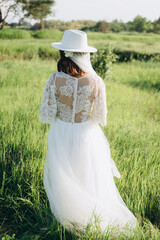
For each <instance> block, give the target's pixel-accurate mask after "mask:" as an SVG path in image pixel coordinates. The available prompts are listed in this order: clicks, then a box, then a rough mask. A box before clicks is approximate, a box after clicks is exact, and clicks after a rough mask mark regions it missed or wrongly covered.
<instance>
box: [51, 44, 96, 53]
mask: <svg viewBox="0 0 160 240" xmlns="http://www.w3.org/2000/svg"><path fill="white" fill-rule="evenodd" d="M51 46H52V47H53V48H56V49H58V50H62V51H68V52H97V49H96V48H94V47H90V46H87V48H83V49H75V48H74V49H72V48H67V47H65V46H63V45H62V43H52V44H51Z"/></svg>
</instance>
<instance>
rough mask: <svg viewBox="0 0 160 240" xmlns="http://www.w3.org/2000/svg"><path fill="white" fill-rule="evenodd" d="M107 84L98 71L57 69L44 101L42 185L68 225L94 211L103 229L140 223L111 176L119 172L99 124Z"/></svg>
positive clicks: (103, 113) (102, 118)
mask: <svg viewBox="0 0 160 240" xmlns="http://www.w3.org/2000/svg"><path fill="white" fill-rule="evenodd" d="M106 114H107V109H106V91H105V84H104V82H103V80H102V79H101V78H100V77H99V76H94V77H93V76H92V75H91V74H86V75H85V76H83V77H81V78H75V77H71V76H69V75H68V74H66V73H63V72H55V73H53V74H51V76H50V77H49V79H48V81H47V83H46V85H45V89H44V94H43V99H42V103H41V117H40V121H41V122H42V123H49V124H51V126H50V130H49V135H48V153H47V157H46V160H45V165H44V186H45V190H46V193H47V196H48V199H49V203H50V208H51V211H52V213H53V214H54V216H55V217H56V218H57V219H58V221H59V222H60V223H61V224H62V225H64V226H65V227H66V228H67V229H71V228H72V223H76V224H78V225H79V226H87V223H88V222H89V220H90V219H91V217H92V216H93V213H94V214H96V215H98V216H99V217H100V218H101V222H100V226H101V228H102V230H105V228H106V227H107V226H109V225H111V224H112V225H113V224H116V225H118V226H119V229H123V227H125V226H126V224H129V225H130V226H131V227H132V228H134V227H135V226H136V218H135V216H134V215H133V214H132V213H131V211H130V210H129V209H128V208H127V206H126V205H125V203H124V201H123V200H122V198H121V196H120V194H119V192H118V190H117V188H116V185H115V183H114V179H113V177H114V176H116V177H118V178H119V177H120V173H119V171H118V170H117V168H116V165H115V163H114V161H113V160H112V158H111V155H110V147H109V144H108V141H107V139H106V137H105V135H104V133H103V131H102V130H101V128H100V126H99V123H100V124H101V125H102V126H105V125H106Z"/></svg>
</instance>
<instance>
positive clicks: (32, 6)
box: [18, 0, 55, 29]
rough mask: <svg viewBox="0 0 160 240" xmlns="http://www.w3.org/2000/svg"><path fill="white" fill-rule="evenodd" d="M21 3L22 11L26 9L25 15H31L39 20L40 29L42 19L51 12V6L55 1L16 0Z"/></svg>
mask: <svg viewBox="0 0 160 240" xmlns="http://www.w3.org/2000/svg"><path fill="white" fill-rule="evenodd" d="M18 2H20V3H22V9H23V11H26V12H27V13H26V14H25V17H31V18H33V19H36V20H40V25H41V29H43V20H44V19H45V18H46V16H47V15H49V14H52V15H53V14H54V13H52V9H51V7H52V6H53V4H54V3H55V1H54V0H39V1H37V0H18Z"/></svg>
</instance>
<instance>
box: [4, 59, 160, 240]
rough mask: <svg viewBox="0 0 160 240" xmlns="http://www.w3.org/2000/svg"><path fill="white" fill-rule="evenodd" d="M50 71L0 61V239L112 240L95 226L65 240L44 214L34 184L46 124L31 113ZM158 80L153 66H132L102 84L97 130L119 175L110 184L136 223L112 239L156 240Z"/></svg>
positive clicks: (158, 66) (42, 197)
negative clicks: (104, 112) (129, 233)
mask: <svg viewBox="0 0 160 240" xmlns="http://www.w3.org/2000/svg"><path fill="white" fill-rule="evenodd" d="M53 71H56V64H55V62H54V61H41V60H38V59H35V60H32V61H18V60H10V61H3V62H1V66H0V72H1V75H0V86H1V94H0V101H1V110H0V111H1V112H0V118H1V119H0V120H1V121H0V129H1V130H0V136H1V140H0V141H1V146H2V148H1V150H0V156H1V160H0V183H1V185H0V206H1V207H0V211H1V213H0V222H1V224H0V231H1V234H0V236H1V237H4V236H5V237H4V239H5V240H7V239H8V240H9V237H7V235H8V236H11V239H21V240H28V239H34V240H35V239H46V240H50V239H54V240H56V239H68V240H71V239H93V240H95V239H106V240H107V239H113V237H112V234H111V233H110V232H108V233H107V234H106V235H103V234H102V233H101V231H100V229H99V228H98V227H97V228H95V230H94V231H91V228H90V227H88V228H87V229H86V231H85V232H78V236H76V235H75V234H74V233H73V234H71V233H69V232H67V231H65V229H64V228H62V227H61V226H60V225H57V222H56V220H55V218H54V217H53V216H52V214H51V212H50V208H49V203H48V200H47V196H46V194H45V191H44V187H43V182H42V179H43V166H44V160H45V156H46V153H47V140H48V139H47V137H48V130H49V125H43V124H41V123H40V112H39V111H40V103H41V99H42V94H43V89H44V85H45V82H46V80H47V78H48V76H49V75H50V74H51V73H52V72H53ZM159 79H160V63H151V62H148V63H140V62H133V63H124V64H121V65H118V64H115V65H114V66H113V76H112V79H111V80H109V81H105V83H106V90H107V106H108V112H109V113H108V125H107V127H104V128H103V131H104V133H105V135H106V137H107V138H108V141H109V143H110V147H111V154H112V158H113V159H114V160H115V162H116V165H117V167H118V169H119V171H120V172H121V178H120V179H115V181H116V185H117V187H118V190H119V192H120V194H121V196H122V198H123V199H124V201H125V202H126V204H127V207H128V208H129V209H130V210H131V211H132V212H133V213H134V214H135V215H136V217H137V219H138V221H139V227H138V228H137V230H136V232H135V235H134V236H133V237H128V238H126V237H125V236H124V235H121V236H119V237H118V239H135V240H140V239H145V240H149V239H154V240H158V239H160V231H159V229H158V227H159V224H160V218H159V217H160V204H159V177H160V176H159V172H160V163H159V157H160V141H159V140H160V126H159V118H160V115H159V113H160V110H159V104H160V96H159V92H158V91H159V88H158V87H157V86H159V85H158V84H159V83H158V82H159ZM133 83H134V84H133ZM13 234H15V236H14V235H13ZM114 239H115V238H114Z"/></svg>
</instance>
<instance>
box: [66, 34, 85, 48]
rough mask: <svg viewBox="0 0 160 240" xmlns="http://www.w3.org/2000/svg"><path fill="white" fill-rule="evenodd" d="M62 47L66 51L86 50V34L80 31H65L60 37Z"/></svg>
mask: <svg viewBox="0 0 160 240" xmlns="http://www.w3.org/2000/svg"><path fill="white" fill-rule="evenodd" d="M62 45H63V46H65V47H67V48H68V49H69V48H74V49H83V48H87V46H88V44H87V34H86V33H85V32H83V31H80V30H66V31H65V32H64V34H63V37H62Z"/></svg>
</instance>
